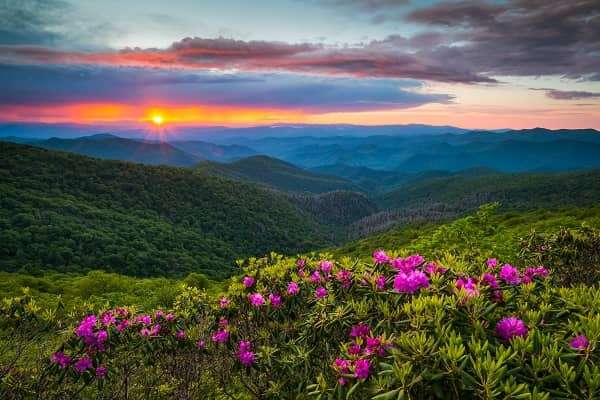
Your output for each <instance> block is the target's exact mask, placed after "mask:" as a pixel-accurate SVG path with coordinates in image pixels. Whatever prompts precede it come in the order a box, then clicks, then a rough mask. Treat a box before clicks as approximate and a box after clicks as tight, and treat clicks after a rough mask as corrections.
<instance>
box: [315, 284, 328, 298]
mask: <svg viewBox="0 0 600 400" xmlns="http://www.w3.org/2000/svg"><path fill="white" fill-rule="evenodd" d="M325 296H327V289H325V288H324V287H323V286H319V287H318V288H317V290H315V297H316V298H317V299H322V298H323V297H325Z"/></svg>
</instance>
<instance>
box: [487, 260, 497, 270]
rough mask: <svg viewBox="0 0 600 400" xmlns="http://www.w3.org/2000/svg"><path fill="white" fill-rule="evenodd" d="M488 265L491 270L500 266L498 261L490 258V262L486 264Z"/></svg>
mask: <svg viewBox="0 0 600 400" xmlns="http://www.w3.org/2000/svg"><path fill="white" fill-rule="evenodd" d="M485 263H486V264H487V267H488V268H489V269H494V268H496V267H497V266H498V259H496V258H488V260H487V261H486V262H485Z"/></svg>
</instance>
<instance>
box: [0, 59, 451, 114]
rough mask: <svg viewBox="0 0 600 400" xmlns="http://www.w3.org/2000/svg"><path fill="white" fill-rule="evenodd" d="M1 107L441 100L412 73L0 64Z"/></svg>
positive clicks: (393, 104) (359, 107) (334, 107)
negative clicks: (382, 75) (391, 76)
mask: <svg viewBox="0 0 600 400" xmlns="http://www.w3.org/2000/svg"><path fill="white" fill-rule="evenodd" d="M0 76H2V77H3V78H2V79H3V83H2V85H3V91H2V92H0V107H1V106H2V105H4V106H10V105H15V104H18V105H28V106H32V107H35V106H43V105H46V104H53V105H61V104H62V105H68V104H76V103H91V102H96V103H102V102H115V101H117V102H122V103H127V104H146V105H152V104H161V103H166V104H183V105H193V104H210V105H217V106H218V105H222V106H238V107H265V108H280V109H290V110H300V111H306V112H311V113H327V112H334V111H370V110H382V109H400V108H410V107H416V106H420V105H423V104H427V103H447V102H450V101H451V100H452V97H451V96H449V95H445V94H428V93H423V92H421V91H419V89H421V86H422V85H421V84H420V83H419V82H416V81H410V80H409V81H401V80H386V79H364V80H359V81H357V80H355V79H349V78H328V77H310V76H299V75H290V74H256V73H255V74H241V73H237V74H222V73H214V72H213V73H211V72H202V73H198V72H188V71H169V70H161V69H146V68H114V67H102V68H98V67H81V66H69V67H63V66H60V67H56V66H26V67H25V66H7V65H5V66H0Z"/></svg>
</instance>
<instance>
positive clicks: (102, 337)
mask: <svg viewBox="0 0 600 400" xmlns="http://www.w3.org/2000/svg"><path fill="white" fill-rule="evenodd" d="M106 339H108V333H107V332H106V331H98V333H97V334H96V340H97V341H98V342H99V343H104V342H105V341H106Z"/></svg>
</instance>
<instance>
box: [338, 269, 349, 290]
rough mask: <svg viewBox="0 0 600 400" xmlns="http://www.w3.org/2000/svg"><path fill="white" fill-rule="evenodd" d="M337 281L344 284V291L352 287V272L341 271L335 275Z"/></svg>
mask: <svg viewBox="0 0 600 400" xmlns="http://www.w3.org/2000/svg"><path fill="white" fill-rule="evenodd" d="M335 277H336V279H337V280H338V281H340V282H341V283H342V287H343V288H344V289H347V288H349V287H350V285H351V284H352V281H351V278H352V272H350V271H348V270H345V269H342V270H339V271H338V273H337V274H336V275H335Z"/></svg>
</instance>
